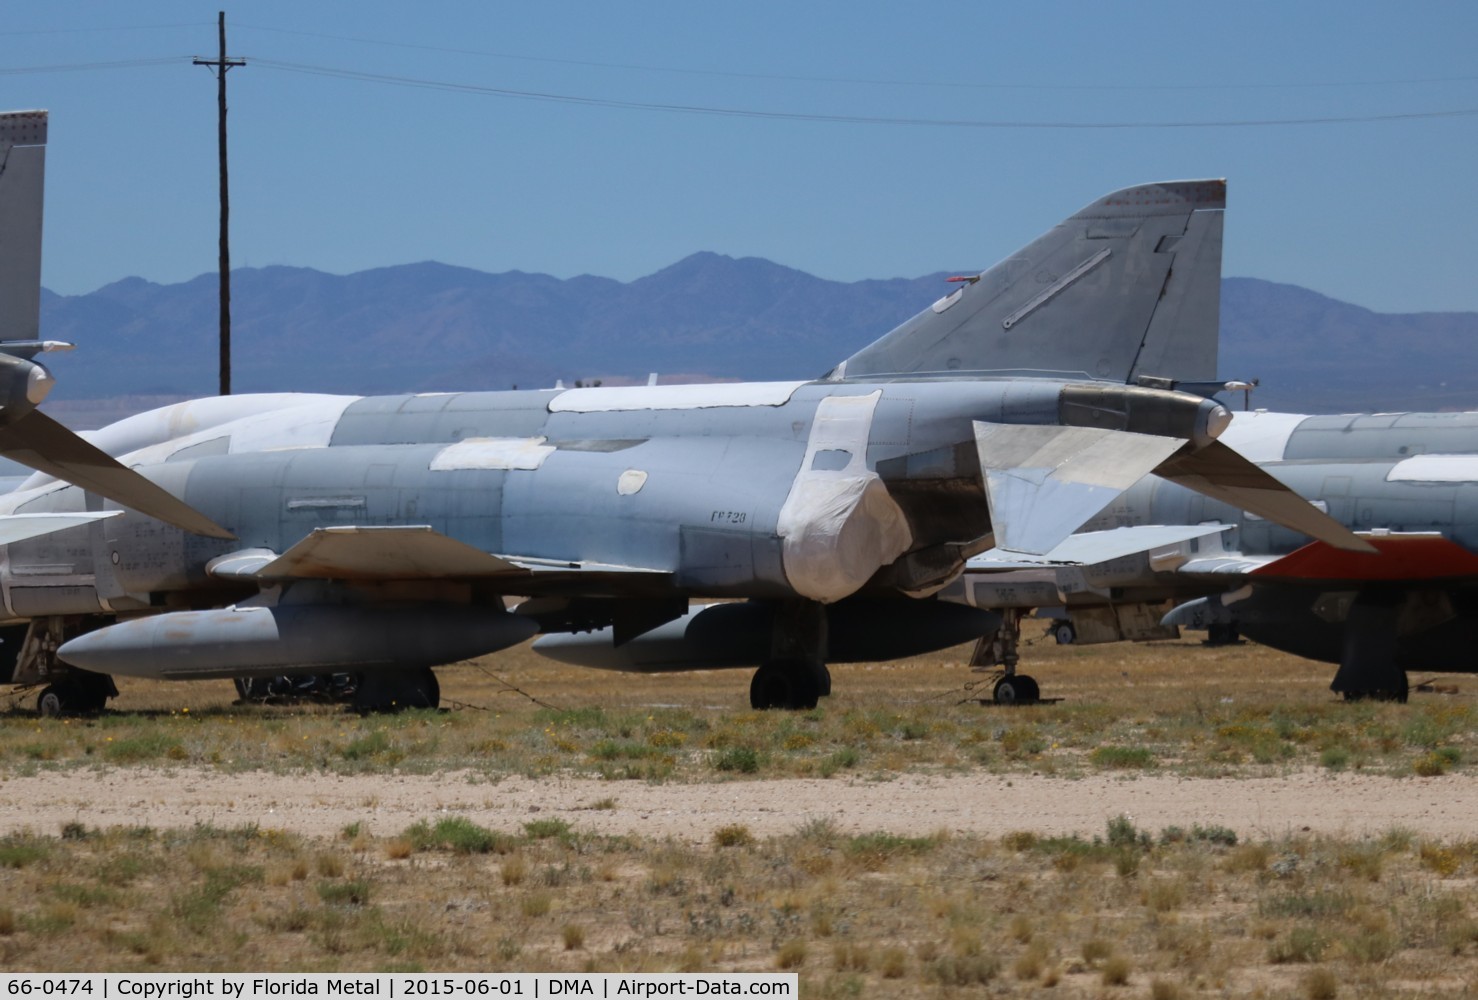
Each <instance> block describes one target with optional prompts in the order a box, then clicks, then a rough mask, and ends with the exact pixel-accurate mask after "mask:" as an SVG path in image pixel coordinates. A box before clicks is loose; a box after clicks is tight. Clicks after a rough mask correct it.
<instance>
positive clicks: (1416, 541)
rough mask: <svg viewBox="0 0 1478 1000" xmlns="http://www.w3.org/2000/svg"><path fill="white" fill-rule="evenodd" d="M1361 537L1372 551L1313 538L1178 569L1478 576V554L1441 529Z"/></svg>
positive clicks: (1333, 576)
mask: <svg viewBox="0 0 1478 1000" xmlns="http://www.w3.org/2000/svg"><path fill="white" fill-rule="evenodd" d="M1360 537H1361V538H1362V539H1364V540H1365V541H1366V542H1368V543H1369V544H1370V546H1371V549H1372V551H1371V552H1368V553H1367V552H1351V551H1348V550H1346V549H1341V548H1336V547H1335V546H1333V545H1329V544H1327V543H1325V542H1310V543H1309V544H1308V545H1305V546H1303V547H1302V548H1299V549H1296V550H1294V551H1293V552H1290V553H1288V554H1287V555H1282V556H1248V555H1239V554H1236V553H1232V554H1227V555H1220V556H1213V557H1209V558H1203V559H1192V560H1190V561H1188V562H1186V563H1185V564H1184V565H1182V566H1181V567H1180V569H1179V572H1181V573H1186V574H1191V575H1197V576H1221V575H1237V576H1247V577H1253V578H1255V579H1260V580H1277V579H1282V580H1290V581H1298V580H1310V581H1312V580H1320V581H1334V582H1350V583H1372V582H1397V581H1402V580H1433V579H1457V578H1470V579H1478V554H1474V553H1472V552H1470V551H1468V550H1467V549H1465V548H1463V547H1462V546H1461V545H1459V544H1457V543H1456V542H1454V541H1452V540H1451V539H1448V538H1444V537H1443V536H1442V535H1440V534H1437V533H1436V532H1389V533H1379V534H1378V533H1373V532H1372V533H1362V534H1361V535H1360Z"/></svg>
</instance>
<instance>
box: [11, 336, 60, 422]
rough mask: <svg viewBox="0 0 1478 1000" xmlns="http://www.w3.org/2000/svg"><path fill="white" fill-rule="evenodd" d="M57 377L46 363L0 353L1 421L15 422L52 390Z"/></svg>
mask: <svg viewBox="0 0 1478 1000" xmlns="http://www.w3.org/2000/svg"><path fill="white" fill-rule="evenodd" d="M54 385H56V379H55V378H54V377H53V376H52V374H51V372H49V371H47V370H46V368H45V366H43V365H38V364H37V363H36V362H34V361H27V360H26V359H24V358H17V357H15V356H13V355H10V354H4V353H0V423H7V424H9V423H14V422H15V421H17V420H19V419H20V418H21V417H24V416H25V415H26V414H28V413H30V412H31V411H32V410H34V409H35V408H36V406H37V405H38V404H39V403H40V402H41V401H42V400H43V399H45V398H46V397H47V395H48V394H49V393H50V392H51V387H52V386H54Z"/></svg>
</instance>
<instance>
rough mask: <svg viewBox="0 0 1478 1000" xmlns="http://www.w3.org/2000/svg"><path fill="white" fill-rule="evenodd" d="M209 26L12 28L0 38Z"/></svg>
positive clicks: (197, 23) (202, 24) (192, 23)
mask: <svg viewBox="0 0 1478 1000" xmlns="http://www.w3.org/2000/svg"><path fill="white" fill-rule="evenodd" d="M210 26H211V22H209V21H185V22H182V23H179V24H116V25H112V26H99V27H87V28H14V29H10V30H8V31H0V36H11V35H76V34H81V33H83V32H99V31H161V30H165V29H169V28H205V27H210Z"/></svg>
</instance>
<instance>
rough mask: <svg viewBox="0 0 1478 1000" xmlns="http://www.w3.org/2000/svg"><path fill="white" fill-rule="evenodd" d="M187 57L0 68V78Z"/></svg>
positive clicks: (171, 61) (169, 61) (151, 63)
mask: <svg viewBox="0 0 1478 1000" xmlns="http://www.w3.org/2000/svg"><path fill="white" fill-rule="evenodd" d="M189 58H190V57H189V56H152V57H149V58H147V59H114V60H111V61H108V62H90V63H58V64H56V65H53V66H12V67H9V68H0V76H21V75H25V74H28V73H70V72H78V71H85V70H94V69H134V68H137V67H139V66H168V65H175V64H178V63H180V62H181V61H183V60H185V59H189Z"/></svg>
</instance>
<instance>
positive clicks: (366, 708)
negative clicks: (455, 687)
mask: <svg viewBox="0 0 1478 1000" xmlns="http://www.w3.org/2000/svg"><path fill="white" fill-rule="evenodd" d="M440 704H441V684H440V683H439V682H438V681H437V680H436V674H435V673H433V672H432V670H431V668H430V667H421V668H420V669H418V670H376V671H371V672H369V673H366V674H365V675H364V677H363V678H362V679H361V680H360V682H359V689H358V690H357V691H355V692H354V707H355V708H357V709H358V710H359V711H361V712H399V711H403V710H404V709H407V708H436V707H437V706H439V705H440Z"/></svg>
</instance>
